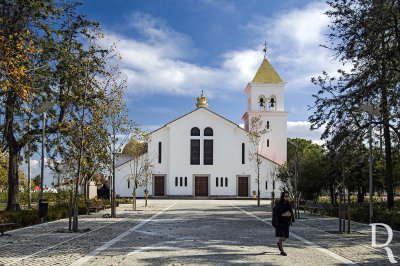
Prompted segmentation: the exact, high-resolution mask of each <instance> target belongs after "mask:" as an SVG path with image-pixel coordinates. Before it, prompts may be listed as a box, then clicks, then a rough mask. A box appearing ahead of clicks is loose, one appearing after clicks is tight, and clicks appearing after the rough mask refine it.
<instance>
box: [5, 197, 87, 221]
mask: <svg viewBox="0 0 400 266" xmlns="http://www.w3.org/2000/svg"><path fill="white" fill-rule="evenodd" d="M68 211H69V208H68V204H67V203H58V204H55V205H50V206H49V208H48V213H47V218H46V220H45V221H47V222H50V221H54V220H59V219H63V218H67V217H68ZM78 213H79V214H86V213H87V208H86V204H85V202H84V201H82V200H81V201H79V202H78ZM0 220H1V221H2V222H4V223H15V224H16V225H17V226H16V227H17V228H19V227H26V226H30V225H35V224H38V223H39V222H40V218H39V211H38V209H32V210H20V211H0Z"/></svg>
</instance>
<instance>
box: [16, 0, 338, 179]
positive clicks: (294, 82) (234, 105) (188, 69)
mask: <svg viewBox="0 0 400 266" xmlns="http://www.w3.org/2000/svg"><path fill="white" fill-rule="evenodd" d="M82 4H83V5H82V6H80V7H79V12H81V13H83V14H86V15H87V18H88V19H92V20H94V21H98V22H99V23H100V24H101V30H102V31H103V32H104V33H105V36H106V37H105V40H103V41H102V42H103V43H104V44H105V45H111V44H113V43H115V44H116V47H117V51H119V53H120V54H121V56H122V60H121V62H120V70H121V71H122V73H123V74H124V75H125V76H126V77H127V86H128V87H127V92H126V95H125V101H126V103H127V106H128V109H129V117H130V119H132V120H133V121H135V122H136V123H139V124H140V125H142V127H143V128H144V129H145V130H149V131H152V130H154V129H156V128H158V127H161V126H163V125H164V124H166V123H168V122H170V121H172V120H174V119H176V118H177V117H180V116H182V115H184V114H186V113H188V112H190V111H192V110H193V109H195V104H196V97H198V96H200V94H201V91H202V90H204V94H205V96H206V97H208V98H209V101H208V103H209V108H210V109H211V110H212V111H214V112H216V113H218V114H220V115H222V116H224V117H226V118H227V119H229V120H231V121H233V122H235V123H238V124H241V123H242V120H241V118H242V115H243V114H244V112H245V108H246V94H245V92H244V89H245V87H246V85H247V83H248V82H250V81H251V80H252V79H253V77H254V75H255V73H256V71H257V69H258V67H259V66H260V64H261V62H262V60H263V56H264V53H263V51H262V49H263V44H264V42H265V41H267V43H268V45H267V47H268V51H267V58H268V60H269V61H270V62H271V64H272V65H273V66H274V68H275V70H276V71H277V72H278V73H279V75H280V76H281V78H282V79H283V81H285V82H287V83H288V84H287V85H286V87H285V109H286V111H289V112H290V114H289V116H288V137H291V138H294V137H300V138H307V139H312V140H314V141H317V140H318V139H319V136H320V133H321V131H313V132H310V131H309V130H308V128H309V123H308V122H307V120H308V117H309V116H310V115H311V114H312V110H309V108H308V106H312V105H313V102H314V101H313V98H312V96H311V95H312V94H313V93H316V91H317V89H318V88H317V87H315V86H314V85H312V84H311V81H310V79H311V77H316V76H318V75H320V74H321V72H322V71H323V70H326V71H328V72H330V73H334V72H335V71H336V69H338V68H340V67H341V65H340V64H339V63H338V62H334V61H333V57H332V53H331V51H329V50H327V49H324V48H322V47H320V45H321V44H325V43H326V41H327V38H326V36H325V35H324V34H325V33H326V32H327V26H328V24H329V19H328V18H327V16H325V15H324V14H323V13H324V11H326V10H327V5H326V4H325V2H324V1H301V0H282V1H272V0H251V1H248V0H246V1H245V0H237V1H227V0H226V1H225V0H222V1H214V0H197V1H195V0H193V1H186V0H157V1H155V0H148V1H139V0H135V1H126V0H125V1H122V0H114V1H109V0H96V1H92V0H83V1H82ZM36 164H37V161H36ZM22 169H23V170H25V169H26V168H25V166H23V167H22ZM39 172H40V168H39V164H37V166H35V167H34V168H33V169H32V175H35V174H38V173H39ZM47 179H48V180H49V179H50V178H49V177H48V178H47ZM50 182H51V181H50ZM46 183H49V181H47V182H46Z"/></svg>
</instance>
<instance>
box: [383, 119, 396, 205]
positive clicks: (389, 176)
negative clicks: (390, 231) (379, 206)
mask: <svg viewBox="0 0 400 266" xmlns="http://www.w3.org/2000/svg"><path fill="white" fill-rule="evenodd" d="M389 130H390V129H389V125H385V126H384V128H383V135H384V138H385V155H386V193H387V206H388V208H393V206H394V193H393V166H392V146H391V140H390V131H389Z"/></svg>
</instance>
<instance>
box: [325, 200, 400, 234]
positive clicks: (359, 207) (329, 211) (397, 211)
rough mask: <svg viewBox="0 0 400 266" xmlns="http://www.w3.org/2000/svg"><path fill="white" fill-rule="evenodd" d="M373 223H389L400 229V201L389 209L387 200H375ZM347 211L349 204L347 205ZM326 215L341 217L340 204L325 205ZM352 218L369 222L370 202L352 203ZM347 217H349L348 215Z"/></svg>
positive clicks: (393, 227)
mask: <svg viewBox="0 0 400 266" xmlns="http://www.w3.org/2000/svg"><path fill="white" fill-rule="evenodd" d="M373 209H374V216H373V219H372V222H373V223H385V224H388V225H389V226H390V227H391V228H392V229H394V230H400V202H399V201H396V204H395V206H394V207H393V209H388V208H387V206H386V202H374V206H373ZM346 211H347V206H346ZM323 214H324V215H328V216H332V217H339V206H338V205H331V204H329V203H327V204H326V205H325V208H324V211H323ZM350 215H351V217H350V218H351V220H352V221H356V222H360V223H365V224H369V203H368V202H364V203H361V204H360V203H352V204H351V207H350ZM346 218H347V217H346Z"/></svg>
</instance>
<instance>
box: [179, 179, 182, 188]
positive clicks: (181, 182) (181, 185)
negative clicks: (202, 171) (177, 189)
mask: <svg viewBox="0 0 400 266" xmlns="http://www.w3.org/2000/svg"><path fill="white" fill-rule="evenodd" d="M179 184H180V186H182V185H183V178H182V177H181V178H180V182H179Z"/></svg>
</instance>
